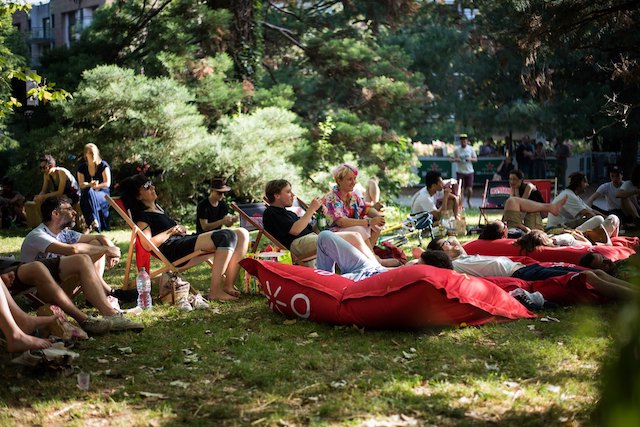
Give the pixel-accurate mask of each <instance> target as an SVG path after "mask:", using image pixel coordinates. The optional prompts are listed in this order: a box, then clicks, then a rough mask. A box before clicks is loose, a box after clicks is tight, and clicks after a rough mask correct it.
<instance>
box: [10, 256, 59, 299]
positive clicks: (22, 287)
mask: <svg viewBox="0 0 640 427" xmlns="http://www.w3.org/2000/svg"><path fill="white" fill-rule="evenodd" d="M34 262H39V263H41V264H43V265H44V266H45V267H46V269H47V270H49V273H50V274H51V277H53V280H55V282H56V283H60V282H61V281H62V279H60V258H59V257H56V258H45V259H39V260H37V261H34ZM23 265H24V264H20V265H17V266H16V267H15V270H14V271H15V274H16V278H15V280H14V281H13V285H11V293H16V292H23V291H26V290H27V289H29V288H32V287H33V286H34V285H33V284H29V283H23V282H22V281H21V280H20V277H18V271H19V270H20V267H22V266H23ZM3 273H4V272H3Z"/></svg>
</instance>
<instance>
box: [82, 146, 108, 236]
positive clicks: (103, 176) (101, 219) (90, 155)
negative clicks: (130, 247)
mask: <svg viewBox="0 0 640 427" xmlns="http://www.w3.org/2000/svg"><path fill="white" fill-rule="evenodd" d="M83 154H84V159H85V161H84V162H82V163H81V164H80V166H78V172H77V175H78V183H79V185H80V209H81V210H82V215H83V216H84V220H85V223H86V224H87V227H88V229H87V231H88V232H91V231H94V230H96V231H102V230H109V202H107V199H106V196H108V195H109V194H110V190H109V187H110V186H111V168H110V167H109V164H108V163H107V162H105V161H104V160H102V157H100V150H98V147H97V146H96V145H95V144H91V143H89V144H87V145H85V146H84V152H83Z"/></svg>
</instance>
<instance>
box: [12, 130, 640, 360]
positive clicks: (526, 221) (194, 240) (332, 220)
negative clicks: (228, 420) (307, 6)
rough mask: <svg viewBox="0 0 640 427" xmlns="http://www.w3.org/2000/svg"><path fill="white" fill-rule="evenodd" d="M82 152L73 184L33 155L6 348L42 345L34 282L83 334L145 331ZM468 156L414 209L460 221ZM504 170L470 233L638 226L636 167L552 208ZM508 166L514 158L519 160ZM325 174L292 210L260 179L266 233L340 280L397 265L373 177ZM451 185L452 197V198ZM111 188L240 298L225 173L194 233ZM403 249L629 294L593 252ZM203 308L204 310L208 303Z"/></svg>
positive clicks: (551, 240) (136, 184)
mask: <svg viewBox="0 0 640 427" xmlns="http://www.w3.org/2000/svg"><path fill="white" fill-rule="evenodd" d="M560 145H562V144H560ZM485 151H486V150H485ZM525 151H528V150H525ZM533 153H534V155H533V156H532V157H531V159H532V160H533V161H534V162H533V163H532V165H533V166H532V170H533V169H535V150H534V151H533ZM516 156H518V154H517V153H516ZM84 159H85V162H83V163H82V164H81V165H80V166H79V168H78V171H77V180H76V179H75V177H74V176H73V175H72V174H71V172H69V170H67V169H65V168H62V167H59V166H57V165H56V161H55V159H54V158H53V157H52V156H50V155H45V156H43V158H42V159H41V162H40V168H41V171H42V172H43V184H42V189H41V191H40V193H39V194H37V195H36V196H35V197H34V201H35V202H36V203H38V205H39V207H40V212H41V215H42V223H41V224H39V225H38V226H37V227H35V228H34V229H33V230H32V231H30V232H29V233H28V234H27V236H26V237H25V239H24V241H23V243H22V248H21V253H20V260H19V261H15V260H11V259H4V260H1V261H0V282H1V285H2V291H3V292H2V293H1V294H0V320H1V323H0V325H1V326H2V331H3V332H4V335H5V337H6V339H7V347H8V349H9V350H10V351H21V350H24V349H30V348H31V349H38V348H45V347H47V346H48V345H49V343H48V341H46V340H41V339H37V338H33V337H30V336H29V335H28V334H29V333H30V332H31V331H32V330H33V329H34V328H36V327H38V325H40V324H46V323H47V322H51V321H53V319H52V318H49V317H45V318H43V319H35V318H32V317H31V316H28V315H27V314H25V313H24V312H22V311H21V310H20V309H19V308H18V306H17V305H16V304H15V301H14V300H13V297H12V295H13V294H16V293H19V292H21V291H24V290H25V289H27V288H29V287H33V286H35V287H36V289H37V292H38V296H39V297H40V298H41V299H42V300H43V301H45V302H47V303H50V304H55V305H57V306H59V307H60V308H61V309H62V311H63V312H64V313H66V314H67V315H69V316H70V317H72V318H73V319H75V320H76V321H77V323H78V324H79V325H80V327H81V328H82V329H84V330H85V331H86V332H88V333H89V334H94V335H99V334H104V333H108V332H115V331H124V330H133V331H141V330H142V329H143V325H142V324H141V323H139V322H135V321H133V320H130V319H128V318H127V317H125V316H123V315H122V312H121V311H120V310H119V300H132V298H134V297H135V295H134V294H135V290H132V291H127V290H122V289H113V288H111V286H109V284H107V283H106V282H105V280H104V279H103V274H104V271H105V268H107V269H108V268H113V267H114V266H116V265H117V264H118V263H119V261H120V256H121V253H120V249H119V248H118V247H117V246H116V245H115V244H114V243H113V242H112V241H111V240H110V239H109V238H107V237H106V236H105V235H103V234H100V231H102V230H107V229H108V228H109V221H108V209H107V207H108V205H107V206H105V203H106V196H107V195H109V191H110V190H109V189H110V186H111V171H110V167H109V165H108V163H107V162H105V161H104V160H103V159H102V158H101V156H100V152H99V150H98V148H97V147H96V146H95V145H93V144H87V145H86V146H85V149H84ZM476 160H477V156H476V154H475V152H474V150H473V149H472V148H471V147H470V145H469V144H468V138H467V136H466V135H461V138H460V147H459V148H458V149H456V151H455V152H454V153H453V156H452V161H453V162H457V163H459V165H458V173H459V174H458V176H457V182H455V184H454V185H452V183H451V182H448V183H446V182H445V181H444V180H443V179H442V176H441V174H440V173H439V172H437V171H429V172H428V173H427V174H426V176H425V187H424V188H422V189H421V190H420V191H418V192H417V193H416V194H415V195H414V197H413V199H412V211H413V212H429V213H430V214H431V215H432V216H433V219H434V220H435V222H436V224H437V222H438V221H441V220H442V219H443V218H445V216H446V215H449V213H448V212H450V214H451V215H452V216H453V217H454V218H458V216H459V213H460V211H461V209H462V207H463V206H464V198H465V197H466V199H467V206H471V205H470V199H471V197H470V196H471V193H470V190H471V188H472V185H473V166H472V164H473V163H474V161H476ZM503 166H504V170H505V171H506V172H504V173H505V174H506V176H507V177H508V181H509V185H510V187H511V197H510V198H509V199H508V200H507V201H506V203H505V207H504V213H503V217H502V220H500V221H494V222H492V223H489V224H487V225H486V227H485V228H484V230H482V233H481V234H480V236H479V238H480V239H484V240H495V239H502V238H506V237H507V236H509V235H511V234H512V233H515V234H517V235H519V236H520V237H519V239H518V240H517V241H516V242H515V244H516V245H518V246H519V247H520V248H522V251H523V253H525V254H526V253H529V252H532V251H534V250H536V248H539V247H555V246H592V245H601V244H604V245H610V244H611V239H612V238H615V237H616V236H617V235H618V233H619V232H620V225H621V222H620V219H622V220H623V221H625V222H630V223H631V225H633V224H635V225H639V224H640V222H639V221H640V220H639V218H638V200H637V195H638V193H639V192H640V190H639V184H640V182H638V180H639V179H640V176H639V174H640V172H639V171H640V169H639V168H638V167H636V168H635V169H634V172H633V174H632V176H631V179H630V180H629V181H622V175H621V170H620V168H619V167H617V166H614V167H612V168H611V170H610V178H611V182H610V183H607V184H603V185H602V186H600V187H599V188H598V190H597V191H596V192H595V193H594V194H593V195H592V196H591V197H589V198H588V199H587V200H586V201H585V200H583V199H582V198H581V195H582V194H583V193H584V190H585V189H586V188H587V185H588V182H587V178H586V176H585V175H584V174H582V173H581V172H574V173H573V174H571V175H570V179H569V183H568V185H567V187H566V189H565V190H563V191H562V192H561V193H560V194H558V195H557V196H556V197H555V198H554V199H553V200H552V201H551V203H545V202H544V200H543V198H542V196H541V194H540V192H539V191H538V190H537V188H536V187H535V186H534V185H532V184H531V183H527V181H526V180H525V179H526V175H525V173H524V172H523V171H522V170H521V169H520V168H518V169H516V168H514V167H513V164H512V163H511V162H510V158H508V160H505V162H504V164H503ZM518 166H519V167H521V166H523V163H521V162H520V161H518ZM501 169H502V167H501ZM332 173H333V178H334V181H335V184H334V185H333V187H332V188H331V189H330V190H329V191H328V192H327V193H326V194H324V195H323V196H321V197H316V198H313V199H312V200H311V201H310V203H309V205H308V206H307V209H306V211H305V212H304V213H303V214H302V216H299V215H298V214H297V213H295V212H293V211H292V210H290V209H288V208H290V207H291V206H292V205H293V204H294V200H295V195H294V192H293V189H292V186H291V183H290V182H289V181H287V180H286V179H276V180H272V181H269V182H268V183H267V184H266V186H265V199H266V200H267V205H268V206H267V208H266V210H265V211H264V216H263V225H264V228H265V230H266V231H267V232H269V233H270V234H271V235H272V236H274V238H275V239H277V240H278V241H279V242H280V243H281V244H283V245H284V246H285V247H286V248H288V249H289V250H290V251H291V252H292V254H294V255H295V256H297V257H303V256H308V255H313V254H315V255H316V258H315V260H312V261H309V262H308V263H307V264H306V265H307V266H309V267H314V268H317V269H320V270H325V271H329V272H335V271H336V268H338V269H339V271H340V273H341V274H342V275H344V276H346V277H348V278H350V279H352V280H354V281H358V280H362V279H365V278H367V277H370V276H372V275H376V274H380V273H383V272H385V271H387V270H388V269H389V268H397V267H401V265H400V262H398V260H396V259H381V258H380V257H378V256H377V255H376V254H375V252H374V250H373V249H374V246H375V244H376V242H377V241H378V237H379V236H380V233H381V230H382V227H383V226H384V225H385V218H384V214H383V209H384V207H383V206H382V203H381V202H380V189H379V187H378V181H377V179H375V178H372V179H371V180H369V182H367V188H366V189H364V194H363V192H361V191H358V190H357V188H358V186H357V185H356V184H357V177H358V173H359V172H358V169H357V168H356V167H355V166H353V165H350V164H346V163H345V164H341V165H339V166H337V167H336V168H335V169H334V170H333V171H332ZM498 173H502V171H501V170H499V171H498ZM458 184H460V188H459V189H458V192H459V194H456V187H457V185H458ZM119 189H120V192H121V197H122V200H123V202H124V204H125V206H126V207H127V209H129V211H130V213H131V217H132V219H133V221H134V222H135V223H136V225H137V226H138V227H139V228H140V230H142V232H143V233H145V234H146V235H147V237H148V238H149V240H150V241H151V242H152V244H153V245H155V246H156V247H157V248H158V249H159V250H160V252H161V253H162V254H163V255H164V256H165V257H166V258H167V259H168V260H169V261H172V262H174V261H176V260H180V259H181V258H183V257H185V255H189V254H192V253H194V252H196V251H199V252H198V253H200V254H201V255H200V256H199V257H196V258H193V259H191V260H189V261H188V262H189V263H199V262H202V260H203V259H208V260H210V261H211V267H212V268H211V279H210V286H209V290H208V293H207V295H206V296H207V298H208V299H209V300H216V301H220V302H228V301H234V300H237V299H238V298H239V296H240V294H239V292H238V290H237V289H236V288H235V286H234V284H235V282H236V278H237V277H238V274H239V271H240V264H239V262H240V261H241V260H242V259H243V258H244V257H245V256H246V254H247V250H248V247H249V243H250V237H249V233H248V232H247V230H245V229H244V228H242V227H237V226H235V224H236V222H237V220H238V217H237V216H235V215H232V214H230V212H229V208H228V206H227V204H226V202H225V200H224V198H225V196H226V195H227V193H229V192H230V191H231V187H230V186H229V185H227V182H226V180H225V179H224V178H214V179H212V180H211V182H210V186H209V194H208V195H207V197H205V198H204V199H202V200H201V201H200V202H199V203H198V205H197V208H196V218H195V224H196V232H195V233H193V234H189V233H188V231H187V228H186V227H185V226H183V225H181V224H178V223H177V222H176V221H175V220H174V219H172V218H171V217H170V216H169V215H168V214H167V213H166V212H165V211H164V210H163V208H162V207H161V206H160V205H159V204H158V201H157V200H158V194H157V193H156V187H155V185H154V183H153V182H152V181H151V180H150V179H148V178H147V177H146V176H144V175H143V174H135V175H133V176H130V177H128V178H126V179H124V180H122V181H121V182H120V183H119ZM468 190H469V191H468ZM601 199H602V200H601ZM23 202H24V201H23ZM78 202H79V204H80V208H81V211H82V215H83V216H84V219H85V222H86V223H87V225H88V227H89V229H90V230H89V231H90V232H89V233H80V232H77V231H74V230H73V227H74V225H75V223H76V219H77V217H78V212H77V211H76V209H74V205H75V204H76V203H78ZM603 202H604V203H605V204H604V205H603V204H602V203H603ZM598 209H601V211H599V210H598ZM446 212H447V213H446ZM15 214H16V215H17V211H16V213H15ZM318 214H319V216H320V217H321V218H326V221H327V224H326V226H325V227H323V228H324V229H321V227H319V226H320V225H321V224H320V223H319V222H318V221H316V218H317V217H318ZM547 215H548V218H547V223H546V225H545V223H544V217H546V216H547ZM144 244H145V243H143V245H144ZM147 249H150V248H147ZM413 255H414V258H415V259H414V260H412V261H411V262H410V263H411V264H428V265H432V266H436V267H439V268H445V269H449V270H455V271H457V272H460V273H464V274H470V275H474V276H483V277H484V276H508V277H515V278H519V279H523V280H527V281H533V280H539V279H544V278H548V277H553V276H558V275H565V274H581V275H584V277H585V280H586V281H587V282H588V283H589V284H590V285H592V286H593V288H594V289H595V290H596V291H598V292H600V293H601V294H602V295H604V296H606V297H610V298H626V297H628V296H630V295H632V294H633V293H635V292H636V291H635V290H634V289H633V287H632V286H631V285H630V284H629V283H627V282H624V281H623V280H620V279H617V278H616V277H615V276H614V275H613V273H615V271H614V269H613V268H612V267H611V266H612V263H611V262H610V260H607V259H604V258H602V257H600V258H598V257H597V256H591V257H586V258H585V259H584V261H583V262H581V264H582V265H580V266H562V267H559V266H558V267H541V266H540V265H537V264H536V265H524V264H522V263H520V262H516V261H513V260H511V259H509V258H507V257H492V256H478V255H472V256H469V255H467V254H466V253H465V251H464V249H463V248H462V246H461V245H460V244H459V242H458V241H457V240H456V239H455V238H447V237H446V236H440V237H438V238H434V239H432V241H431V242H430V243H429V245H428V246H427V247H426V249H421V248H417V249H415V250H414V251H413ZM77 287H80V290H81V291H82V292H83V293H84V295H85V298H86V300H87V301H89V302H90V303H91V305H92V306H93V307H95V308H96V310H97V311H98V313H99V314H100V316H99V317H94V316H88V315H87V314H86V313H85V312H83V311H82V310H80V309H79V308H78V307H77V306H76V305H75V304H74V303H73V300H72V299H71V295H72V294H73V292H74V290H75V289H76V288H77ZM200 303H202V301H200ZM204 304H205V306H206V304H207V303H206V300H205V302H204Z"/></svg>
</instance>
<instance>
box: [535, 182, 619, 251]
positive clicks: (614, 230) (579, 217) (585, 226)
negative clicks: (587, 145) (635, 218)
mask: <svg viewBox="0 0 640 427" xmlns="http://www.w3.org/2000/svg"><path fill="white" fill-rule="evenodd" d="M588 185H589V183H588V182H587V177H586V176H585V174H583V173H582V172H574V173H572V174H571V175H570V176H569V185H568V186H567V188H566V189H565V190H563V191H561V192H560V194H558V195H557V196H556V198H555V199H553V201H552V203H556V202H557V201H559V200H561V199H562V198H565V197H566V198H567V201H566V203H565V204H564V206H563V208H562V210H561V211H560V213H559V214H558V215H556V214H553V213H549V217H548V218H547V228H554V227H559V226H561V227H569V228H575V229H576V230H579V231H582V232H587V231H590V230H602V234H603V241H601V243H606V244H611V240H610V237H616V236H617V235H618V232H619V230H620V219H619V218H618V217H617V216H616V215H609V216H607V217H606V218H603V217H602V215H599V214H598V212H597V211H595V210H593V209H592V208H591V207H589V206H588V205H587V204H586V203H585V202H584V200H582V199H581V198H580V194H582V193H584V191H585V189H586V188H587V187H588Z"/></svg>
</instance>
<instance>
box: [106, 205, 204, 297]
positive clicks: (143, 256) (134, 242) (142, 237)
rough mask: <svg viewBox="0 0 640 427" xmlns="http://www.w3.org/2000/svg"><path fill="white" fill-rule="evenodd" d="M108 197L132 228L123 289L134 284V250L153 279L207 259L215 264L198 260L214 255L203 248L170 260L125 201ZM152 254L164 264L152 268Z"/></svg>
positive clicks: (138, 263)
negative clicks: (127, 209)
mask: <svg viewBox="0 0 640 427" xmlns="http://www.w3.org/2000/svg"><path fill="white" fill-rule="evenodd" d="M106 199H107V201H108V202H109V205H110V206H111V207H112V208H113V210H115V211H116V212H117V213H118V215H120V216H121V217H122V219H124V221H125V222H126V223H127V225H128V226H129V228H131V239H130V240H129V252H128V254H127V263H126V265H125V269H124V280H123V284H122V288H123V289H129V288H130V287H132V286H129V284H130V280H129V276H130V274H131V265H132V263H133V255H134V251H135V257H136V265H137V267H138V270H140V269H141V268H142V267H145V270H146V271H147V272H148V273H149V276H150V277H151V278H152V279H153V278H155V277H158V276H160V275H161V274H162V273H180V272H182V271H185V270H188V269H190V268H191V267H195V266H196V265H198V264H200V263H202V262H205V261H206V262H207V263H209V265H211V266H213V261H211V259H209V258H207V259H204V258H203V259H201V260H198V257H206V256H209V257H212V256H213V252H207V251H203V250H197V251H195V252H192V253H190V254H189V255H187V256H184V257H182V258H180V259H178V260H175V261H174V262H171V261H169V260H168V259H167V258H166V257H165V256H164V255H163V254H162V252H160V250H159V249H158V248H157V246H156V245H154V244H153V242H152V241H151V239H149V237H147V235H146V234H144V232H143V231H142V230H141V229H140V227H138V226H137V225H136V224H135V222H133V220H132V219H131V216H130V215H129V214H128V211H126V210H125V209H126V208H125V206H124V203H122V200H120V198H117V197H110V196H106ZM143 242H144V243H145V244H146V245H147V246H148V247H150V248H151V250H150V251H149V250H147V249H146V248H145V247H144V246H143ZM152 255H153V256H154V257H155V258H157V259H158V260H159V261H160V262H161V263H162V266H161V267H159V268H157V269H155V270H152V269H151V256H152ZM190 261H197V262H190ZM173 292H174V295H173V297H174V300H175V289H173Z"/></svg>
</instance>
